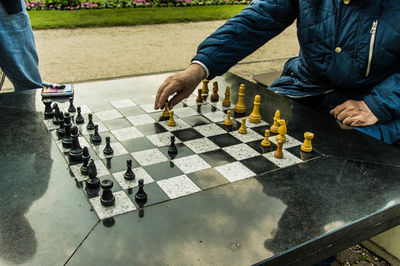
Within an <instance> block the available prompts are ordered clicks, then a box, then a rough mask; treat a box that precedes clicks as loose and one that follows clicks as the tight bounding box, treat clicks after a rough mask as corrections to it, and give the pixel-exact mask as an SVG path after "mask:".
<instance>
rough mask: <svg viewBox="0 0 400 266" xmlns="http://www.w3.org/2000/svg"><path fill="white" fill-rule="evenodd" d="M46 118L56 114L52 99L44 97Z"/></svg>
mask: <svg viewBox="0 0 400 266" xmlns="http://www.w3.org/2000/svg"><path fill="white" fill-rule="evenodd" d="M43 103H44V106H45V107H44V119H51V118H53V116H54V113H53V110H52V109H51V104H52V103H53V102H52V100H50V99H44V100H43Z"/></svg>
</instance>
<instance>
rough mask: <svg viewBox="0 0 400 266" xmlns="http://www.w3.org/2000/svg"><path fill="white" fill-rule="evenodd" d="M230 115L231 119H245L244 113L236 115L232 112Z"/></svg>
mask: <svg viewBox="0 0 400 266" xmlns="http://www.w3.org/2000/svg"><path fill="white" fill-rule="evenodd" d="M231 115H232V116H233V118H241V117H245V116H246V113H243V114H238V113H236V112H235V111H233V112H231Z"/></svg>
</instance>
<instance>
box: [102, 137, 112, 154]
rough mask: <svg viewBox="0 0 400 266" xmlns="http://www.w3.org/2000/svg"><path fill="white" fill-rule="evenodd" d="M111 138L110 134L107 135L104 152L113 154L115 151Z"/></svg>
mask: <svg viewBox="0 0 400 266" xmlns="http://www.w3.org/2000/svg"><path fill="white" fill-rule="evenodd" d="M110 142H111V139H110V137H109V136H107V137H106V146H105V147H104V150H103V153H104V154H105V155H111V154H113V153H114V151H113V149H112V148H111V144H110Z"/></svg>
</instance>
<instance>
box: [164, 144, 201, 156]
mask: <svg viewBox="0 0 400 266" xmlns="http://www.w3.org/2000/svg"><path fill="white" fill-rule="evenodd" d="M175 145H176V148H177V149H178V153H177V154H169V153H168V148H169V146H163V147H160V148H158V150H159V151H161V152H162V153H163V154H164V155H165V156H167V157H169V158H171V159H177V158H182V157H186V156H190V155H193V154H195V153H194V152H193V151H192V150H191V149H189V148H188V147H187V146H186V145H185V144H183V143H178V144H175Z"/></svg>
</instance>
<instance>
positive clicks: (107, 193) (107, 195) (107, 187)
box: [100, 179, 115, 207]
mask: <svg viewBox="0 0 400 266" xmlns="http://www.w3.org/2000/svg"><path fill="white" fill-rule="evenodd" d="M100 186H101V188H102V189H103V194H101V198H100V202H101V205H103V206H104V207H110V206H113V205H114V204H115V197H114V195H113V193H112V191H111V189H112V187H113V182H112V181H111V180H109V179H104V180H102V181H101V184H100Z"/></svg>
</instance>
